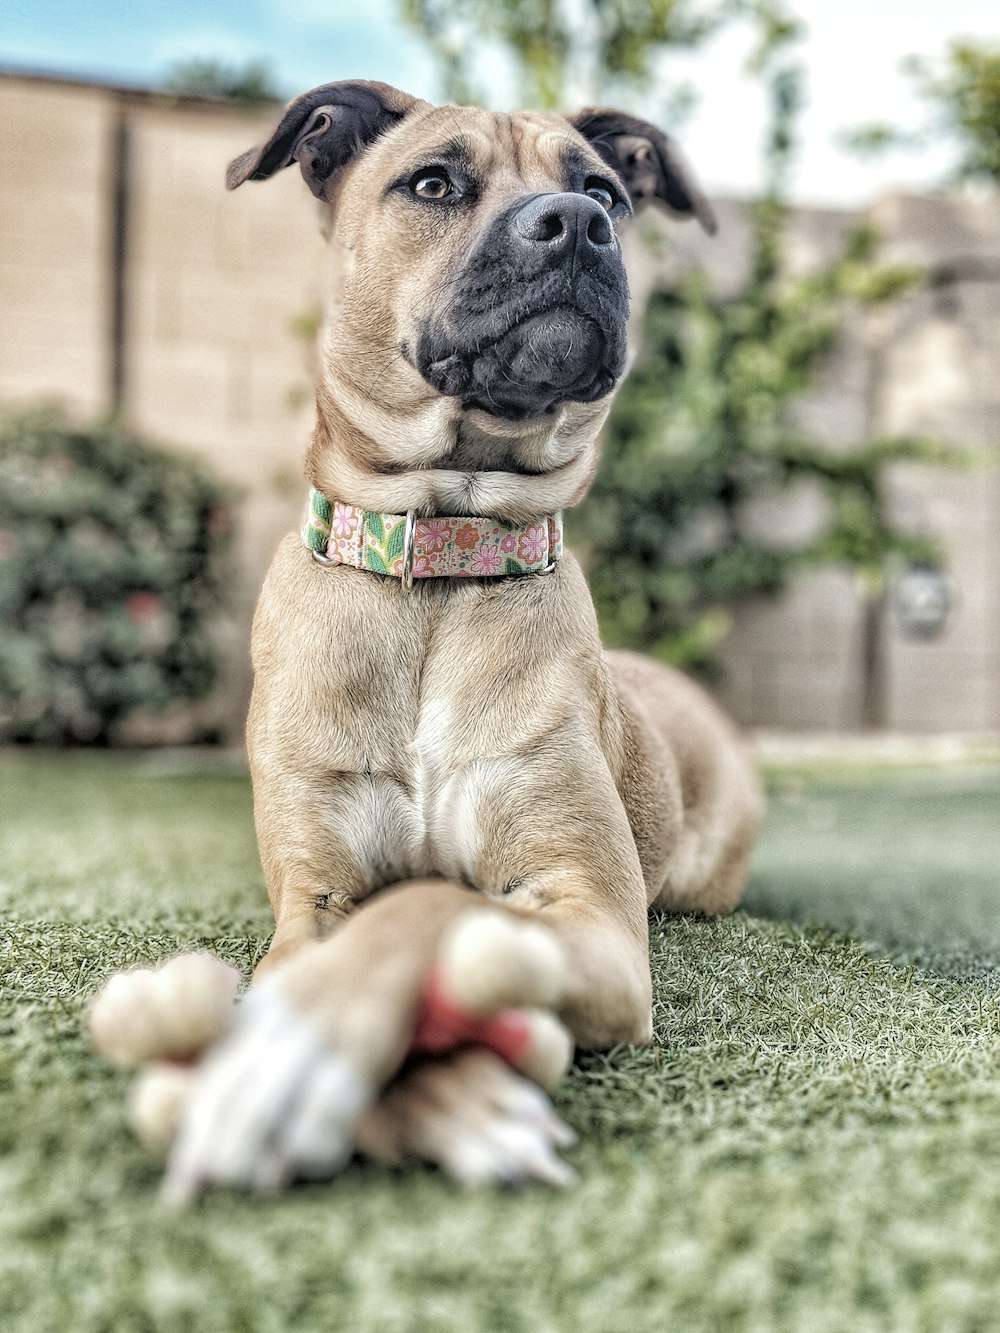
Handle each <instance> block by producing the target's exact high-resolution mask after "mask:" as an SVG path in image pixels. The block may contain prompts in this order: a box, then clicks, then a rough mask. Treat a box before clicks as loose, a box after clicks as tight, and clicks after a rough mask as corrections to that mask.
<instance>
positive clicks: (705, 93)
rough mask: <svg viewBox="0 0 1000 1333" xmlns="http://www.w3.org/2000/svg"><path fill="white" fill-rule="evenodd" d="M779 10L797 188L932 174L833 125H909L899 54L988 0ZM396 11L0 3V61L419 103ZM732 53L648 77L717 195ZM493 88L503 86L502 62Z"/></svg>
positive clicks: (422, 64)
mask: <svg viewBox="0 0 1000 1333" xmlns="http://www.w3.org/2000/svg"><path fill="white" fill-rule="evenodd" d="M574 2H575V0H566V3H567V4H569V5H571V6H572V5H573V4H574ZM793 8H794V9H795V11H796V12H797V13H798V14H799V15H800V17H801V18H802V20H803V22H804V23H805V25H806V27H807V29H808V36H807V39H806V41H805V43H804V45H803V56H804V59H805V62H806V65H807V68H808V71H809V80H810V101H809V105H808V107H807V109H806V112H805V115H804V117H803V121H802V125H801V131H802V134H801V138H802V151H801V153H800V160H799V166H798V170H797V173H796V177H795V184H794V191H795V194H796V196H797V197H798V198H799V199H800V200H802V201H803V202H810V203H820V204H831V205H851V204H856V203H861V202H864V201H865V200H868V199H871V198H874V197H877V196H878V195H879V194H882V193H885V192H886V191H887V190H889V189H892V188H908V189H919V188H921V187H922V186H924V185H926V184H927V183H929V182H932V181H934V180H936V179H938V178H939V177H940V175H941V173H942V172H943V170H944V169H945V168H946V166H947V161H948V156H947V152H946V150H945V149H943V148H941V147H938V148H932V149H929V150H927V151H926V152H924V153H922V154H919V155H917V156H910V155H906V156H903V155H895V156H893V157H891V158H889V159H887V160H886V161H884V162H881V163H880V164H878V165H874V166H873V165H868V164H863V163H859V162H857V161H855V160H853V159H852V158H850V157H849V156H847V155H846V154H844V153H843V152H842V151H841V150H840V148H839V147H838V145H837V143H836V135H837V131H838V130H839V129H842V128H843V127H844V126H846V125H849V124H853V123H856V122H858V121H864V120H869V119H883V118H885V119H889V120H892V121H894V122H895V123H898V124H903V125H907V124H913V123H915V122H916V120H917V119H918V117H919V115H920V109H919V107H918V105H917V104H916V102H915V100H914V97H913V94H912V92H911V90H910V87H909V85H908V83H907V81H906V79H905V78H904V77H903V76H902V74H901V73H900V71H899V64H900V61H901V60H902V59H903V58H904V57H905V56H907V55H910V54H914V53H916V54H921V55H931V56H933V55H935V54H938V53H939V52H941V51H942V50H943V49H944V47H945V45H946V43H947V41H948V40H949V39H950V38H952V37H956V36H973V37H979V38H986V39H988V40H992V41H994V42H997V41H1000V10H998V8H997V0H948V3H947V4H946V3H944V2H943V0H795V3H793ZM396 13H397V3H396V0H362V2H361V3H347V2H346V0H125V2H124V3H123V2H122V0H117V2H116V0H48V2H47V3H46V2H45V0H3V3H2V5H0V15H2V18H0V63H2V64H5V65H14V66H20V67H28V68H32V69H39V70H45V71H50V72H55V73H62V74H70V75H74V76H82V77H97V78H104V79H110V80H117V81H120V82H125V83H140V84H148V83H155V82H156V81H158V80H159V79H160V78H162V76H163V74H164V71H165V70H167V69H169V67H170V66H171V65H172V64H173V63H174V62H175V61H177V60H179V59H183V58H187V57H191V56H196V55H205V56H215V57H219V58H222V59H226V60H229V61H233V62H239V63H242V62H244V61H246V60H249V59H263V60H265V61H266V62H267V64H268V65H269V66H270V68H271V70H272V72H273V74H274V76H275V79H276V81H277V82H278V84H279V85H280V86H281V88H282V89H283V90H284V91H286V92H287V93H288V94H289V95H292V94H294V93H296V92H298V91H301V90H303V89H305V88H309V87H312V86H313V85H314V84H317V83H325V82H328V81H329V80H331V79H336V78H351V77H357V78H361V77H364V78H378V79H383V80H384V81H386V82H388V83H395V84H397V85H399V86H400V87H403V88H406V89H407V90H408V91H409V92H413V93H416V94H417V95H419V96H424V97H430V98H433V97H435V96H436V95H438V92H439V89H438V86H437V80H436V77H435V72H434V67H433V64H432V62H431V61H430V60H429V58H428V57H427V55H426V53H425V52H424V51H423V49H422V48H421V45H420V42H419V41H418V39H417V38H416V37H415V36H414V35H413V34H412V33H411V32H409V31H408V30H406V29H405V28H403V26H402V25H401V24H400V22H399V21H398V19H397V18H396ZM746 46H747V37H746V34H745V33H741V32H740V31H739V30H735V29H734V30H730V31H729V32H727V33H725V34H724V35H723V36H722V37H720V38H718V39H716V40H715V41H713V42H712V43H711V44H710V45H709V47H707V48H706V49H704V50H702V51H700V52H699V53H697V54H696V55H690V56H689V55H683V54H682V55H676V56H674V55H671V56H670V57H669V59H668V60H667V62H666V63H665V66H664V68H663V71H662V77H663V79H664V80H665V82H667V83H673V82H676V81H679V80H687V81H690V82H692V83H693V84H694V85H695V86H696V87H697V89H698V90H699V94H700V99H699V105H698V107H697V109H696V111H695V112H694V114H693V115H692V117H691V120H690V122H689V124H688V125H687V126H686V127H685V129H684V132H683V134H682V135H681V139H682V143H683V145H684V148H685V150H686V152H687V155H688V157H689V158H690V159H691V161H692V162H693V163H694V165H695V167H696V169H697V170H698V172H699V174H700V176H701V177H702V179H703V180H704V182H705V184H706V187H707V188H708V189H709V190H710V191H712V192H715V193H736V194H745V193H748V192H751V191H752V190H753V187H754V183H755V180H756V164H757V148H758V143H759V137H760V132H761V127H762V114H761V112H762V108H761V104H760V96H759V90H758V89H757V88H756V87H755V85H754V84H753V82H752V81H751V80H749V79H748V78H746V77H745V76H744V75H743V74H742V72H741V66H742V63H743V60H744V58H745V55H746ZM484 60H485V62H486V63H488V61H489V56H488V55H487V56H486V57H482V56H481V57H480V65H481V66H482V64H483V63H484ZM491 82H492V83H494V84H495V85H496V86H498V87H501V88H505V87H508V86H509V84H508V82H507V81H506V80H505V79H504V77H503V71H502V70H501V71H498V73H497V77H496V78H495V79H493V80H491Z"/></svg>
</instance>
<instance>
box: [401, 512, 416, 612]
mask: <svg viewBox="0 0 1000 1333" xmlns="http://www.w3.org/2000/svg"><path fill="white" fill-rule="evenodd" d="M416 533H417V513H416V510H415V509H408V510H407V511H406V527H405V528H404V530H403V569H402V578H403V591H404V592H409V591H410V590H411V589H412V587H413V539H414V537H415V536H416Z"/></svg>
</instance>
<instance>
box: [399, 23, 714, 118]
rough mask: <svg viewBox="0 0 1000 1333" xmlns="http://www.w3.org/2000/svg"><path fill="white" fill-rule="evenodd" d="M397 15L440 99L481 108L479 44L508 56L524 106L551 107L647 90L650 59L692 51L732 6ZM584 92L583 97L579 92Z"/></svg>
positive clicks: (652, 63) (649, 75) (542, 108)
mask: <svg viewBox="0 0 1000 1333" xmlns="http://www.w3.org/2000/svg"><path fill="white" fill-rule="evenodd" d="M401 4H402V11H403V16H404V18H406V20H407V21H408V22H409V23H410V24H412V26H413V27H415V28H416V29H417V31H418V32H419V33H420V34H421V36H422V37H423V38H424V39H425V40H426V41H427V42H428V44H429V45H430V47H431V49H432V50H433V51H434V53H435V55H436V56H437V57H438V60H439V62H440V65H441V71H442V75H443V78H444V84H445V91H446V94H447V96H449V97H451V98H453V99H454V100H455V101H458V102H477V101H482V100H484V99H483V97H482V95H481V90H478V89H477V88H476V87H475V86H474V82H473V80H474V73H472V72H471V71H470V60H469V53H470V51H474V50H477V49H479V48H480V47H481V46H482V43H483V41H484V39H485V41H486V43H488V44H492V45H494V46H495V47H498V48H500V49H502V50H506V51H507V52H508V53H509V54H510V55H511V56H512V57H513V60H514V63H515V66H516V69H517V73H518V76H519V79H518V82H519V92H520V95H521V96H522V98H523V99H524V103H525V105H527V106H532V107H537V108H539V109H541V110H551V109H555V108H557V107H559V106H560V105H561V103H562V100H563V98H564V96H565V92H566V89H567V88H568V87H570V86H573V85H576V86H577V87H578V88H580V90H581V93H582V96H583V98H584V100H586V99H587V98H588V96H589V95H590V91H591V90H596V87H597V86H599V87H600V88H601V89H602V90H603V91H604V92H605V93H607V91H608V89H609V88H614V87H615V86H617V85H619V84H621V85H623V86H625V87H628V88H631V89H632V90H633V91H634V90H635V89H637V88H642V89H645V88H648V87H649V85H650V82H651V79H652V70H653V65H654V63H655V57H656V55H657V53H658V52H660V51H663V50H666V49H669V48H671V47H674V48H676V47H687V46H693V45H696V44H697V43H698V42H700V41H702V40H704V38H705V37H707V36H708V35H709V33H711V32H713V31H714V30H715V29H716V28H717V27H718V26H719V24H720V23H722V22H723V21H724V20H725V17H726V15H727V14H728V13H729V12H730V11H731V9H732V8H733V4H732V0H707V2H706V0H584V3H583V4H582V5H578V6H577V7H576V9H575V11H574V12H572V13H571V12H570V11H569V8H568V6H567V4H566V3H565V2H564V0H500V2H499V3H498V2H497V0H461V3H459V0H401ZM588 85H589V88H588Z"/></svg>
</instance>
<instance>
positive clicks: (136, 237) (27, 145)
mask: <svg viewBox="0 0 1000 1333" xmlns="http://www.w3.org/2000/svg"><path fill="white" fill-rule="evenodd" d="M273 119H274V113H273V111H268V112H266V113H264V114H256V113H255V114H247V113H246V112H241V111H239V110H235V109H232V108H229V107H224V106H218V105H214V104H208V103H203V102H197V101H192V100H190V99H182V100H178V99H169V100H168V99H162V98H157V97H151V96H148V95H143V94H135V93H129V92H123V91H120V90H114V89H108V88H98V87H91V86H87V85H74V84H67V83H61V82H55V81H47V80H43V79H34V78H27V77H23V76H5V77H0V199H2V201H3V202H2V206H0V401H3V402H4V403H6V404H24V403H31V402H37V401H39V400H49V401H53V400H54V401H58V402H61V403H62V404H64V405H65V407H66V409H67V410H68V411H69V412H71V413H72V414H73V415H74V416H77V417H80V418H83V419H86V418H88V417H93V416H96V415H99V414H101V413H103V412H106V411H108V410H110V409H111V408H112V407H113V406H114V405H115V401H116V398H117V400H118V402H119V405H120V407H121V409H122V411H123V413H124V416H125V418H126V420H127V422H128V424H129V425H130V426H131V427H132V428H134V429H135V430H136V431H138V432H141V433H142V434H144V435H147V436H149V437H150V438H152V439H156V440H159V441H161V442H163V443H165V444H168V445H170V446H172V447H175V448H177V449H189V450H192V451H194V452H196V453H198V454H200V455H202V456H203V457H205V458H207V459H208V461H210V462H211V463H212V465H213V466H214V467H215V468H216V469H217V470H218V471H219V472H220V473H221V474H222V475H223V476H224V477H226V478H227V479H228V480H230V481H232V482H233V483H234V484H236V485H237V486H238V487H239V488H241V491H242V495H243V502H242V504H241V506H240V530H239V534H238V542H237V561H238V579H237V582H236V585H235V587H234V590H233V593H234V595H233V604H232V610H231V613H230V615H229V617H228V619H227V620H226V622H225V623H223V624H221V625H220V626H219V631H218V632H219V637H220V643H221V645H222V648H223V651H224V655H225V679H224V684H223V686H222V688H220V689H219V691H217V693H216V696H215V697H214V698H213V699H212V700H209V701H207V703H206V704H204V705H201V706H199V708H198V709H197V710H195V711H194V713H193V714H192V712H191V710H186V709H180V710H177V712H176V713H175V714H174V715H172V716H171V717H168V718H166V719H163V718H157V719H143V718H139V719H137V720H136V723H135V727H134V734H135V736H136V737H137V738H143V737H144V738H148V739H154V738H156V739H176V740H182V739H185V738H186V737H187V736H188V735H190V734H191V732H192V729H193V728H196V727H198V726H200V725H203V724H204V723H206V722H215V723H218V724H221V725H222V726H223V728H224V729H225V731H226V733H227V734H228V735H229V736H230V737H231V738H232V739H237V738H238V737H239V736H240V735H241V732H242V723H243V717H244V714H245V708H246V700H247V697H248V693H249V686H250V672H249V663H248V656H247V636H248V630H249V621H250V616H251V613H252V607H253V602H254V599H255V597H256V594H257V590H258V589H259V586H260V583H261V580H262V578H263V575H264V572H265V570H266V567H267V563H268V561H269V558H270V555H271V552H272V550H273V548H274V546H275V544H276V542H277V541H278V539H279V537H280V536H281V535H282V534H283V533H284V532H285V531H287V530H288V529H289V528H291V527H292V526H293V525H294V524H295V523H296V522H297V520H298V514H299V510H300V506H301V502H302V494H303V485H302V481H301V467H302V456H303V452H304V448H305V444H306V442H307V439H308V434H309V428H310V424H311V404H310V370H309V356H310V347H309V340H308V337H305V336H303V332H304V330H305V329H307V328H308V326H309V324H310V320H311V317H312V316H313V314H314V312H315V311H316V309H317V307H318V304H319V301H320V298H321V290H322V283H323V277H322V274H323V261H322V254H323V248H322V242H321V240H320V236H319V232H318V226H317V214H316V211H315V205H314V204H313V203H312V200H311V199H310V196H309V195H308V192H307V191H306V190H305V188H304V187H303V185H302V183H301V180H300V179H299V177H298V173H296V172H292V171H288V172H284V173H281V174H280V175H279V176H277V177H276V178H275V179H274V180H272V181H271V182H269V183H268V184H267V186H266V187H263V186H262V187H256V186H252V185H251V186H249V187H247V188H245V189H243V190H241V191H240V192H239V193H238V194H236V195H229V194H227V193H226V192H225V191H224V189H223V187H222V176H223V171H224V168H225V164H226V163H227V162H228V161H229V159H230V158H232V157H234V156H235V155H236V154H238V153H240V152H242V151H243V149H245V148H247V147H249V146H250V144H252V143H255V142H259V141H260V138H261V136H262V135H263V134H264V133H265V132H266V131H267V130H268V129H269V128H270V126H271V124H272V123H273ZM720 212H721V215H722V226H721V235H720V238H719V239H716V240H714V241H708V240H707V239H706V238H704V237H702V236H701V235H700V234H699V233H697V231H696V229H694V228H693V227H672V228H670V229H669V232H668V233H667V236H666V245H667V249H666V252H665V257H661V258H659V259H655V260H654V259H652V258H651V257H649V256H647V257H646V258H645V259H644V260H643V261H642V263H641V270H640V272H639V274H638V275H637V280H636V282H635V283H634V284H633V286H634V287H635V288H636V289H637V293H638V294H639V296H640V298H641V294H642V293H643V292H644V291H646V290H648V289H649V288H650V287H651V286H652V285H653V284H654V283H655V282H657V281H661V280H663V279H667V280H669V279H670V277H671V276H675V275H676V272H677V271H679V270H682V269H683V268H684V267H686V266H688V265H690V264H693V263H698V264H701V265H704V266H705V267H706V268H707V269H708V271H709V273H710V274H711V276H712V280H713V282H714V283H715V285H716V288H717V290H719V291H720V292H721V291H732V290H734V289H736V288H737V287H738V285H739V284H740V282H741V281H742V278H743V275H744V273H745V266H746V258H747V246H748V231H747V226H746V217H745V212H744V209H743V207H742V206H741V205H739V204H735V203H726V202H723V203H722V205H721V206H720ZM873 217H874V221H875V222H876V224H877V225H878V226H879V227H880V229H881V230H882V233H883V235H884V237H885V254H886V257H887V258H891V259H899V260H903V261H905V262H916V263H919V264H921V265H922V266H924V267H925V268H926V269H927V270H928V272H929V273H930V274H931V276H932V279H933V280H932V283H931V284H930V285H929V286H928V287H927V288H925V289H924V290H922V291H920V292H918V293H916V294H914V295H912V296H909V297H907V298H906V299H905V300H903V301H901V302H899V303H898V304H897V305H896V306H895V307H894V308H893V310H892V311H891V312H890V313H889V314H887V315H886V314H882V315H878V316H873V317H862V316H861V315H858V316H856V317H855V318H854V319H852V320H851V321H850V322H849V323H848V325H847V327H846V328H845V331H844V336H843V338H842V340H841V344H840V346H839V347H838V349H837V352H836V354H835V355H834V357H833V358H832V359H831V362H830V364H829V366H828V367H827V369H826V373H825V376H824V379H823V382H822V383H821V384H820V385H819V386H818V387H817V389H816V390H815V391H814V392H813V393H811V394H810V396H809V398H808V399H807V400H805V401H804V402H802V403H801V404H800V406H799V408H798V412H799V415H800V418H801V420H802V424H803V426H805V427H808V429H809V430H810V431H812V432H813V433H814V434H816V435H818V436H819V437H820V438H822V439H823V440H825V441H826V442H827V443H828V445H829V447H830V448H831V449H848V448H850V447H851V445H852V444H853V443H854V442H856V441H858V440H861V439H864V438H866V437H867V436H869V435H872V434H888V433H897V432H899V433H901V432H907V433H909V432H916V431H926V432H928V433H933V434H935V435H937V436H939V437H941V438H943V439H947V440H953V441H954V442H955V443H956V444H966V443H987V442H991V443H997V442H998V439H1000V424H998V423H1000V414H998V407H1000V403H998V398H1000V386H998V380H1000V375H998V372H1000V328H998V324H997V320H996V316H995V311H996V310H997V308H998V303H1000V204H998V203H997V202H996V201H992V202H991V201H978V202H972V201H969V200H959V199H950V198H935V199H913V198H892V199H887V200H884V201H882V202H881V203H880V204H879V205H878V206H877V207H876V208H875V209H874V211H873ZM855 221H856V218H855V217H854V216H852V215H851V214H847V213H842V212H836V211H819V210H802V211H800V212H798V213H797V214H796V215H795V217H794V221H793V230H792V235H791V238H790V240H791V244H790V254H791V258H792V262H793V264H794V265H795V267H796V268H799V269H808V268H809V267H810V266H814V265H816V264H817V263H819V262H821V261H822V260H823V259H825V258H827V257H829V256H831V255H832V254H833V253H834V252H835V249H836V247H837V245H838V244H839V242H840V239H841V238H842V237H843V235H844V233H845V231H846V230H847V229H848V228H849V227H850V226H852V225H853V224H854V223H855ZM116 238H117V244H116ZM893 491H894V496H895V499H896V501H897V502H898V503H899V504H900V505H901V506H902V508H903V509H904V510H905V512H906V513H907V515H908V516H910V517H911V518H913V519H914V520H915V521H916V522H918V523H920V524H922V525H923V526H924V527H925V528H926V529H927V530H928V531H930V532H932V533H934V534H935V535H937V536H938V537H940V538H941V539H942V540H943V541H944V543H945V545H946V548H947V550H948V555H949V561H950V568H951V571H952V573H953V575H954V578H955V581H956V585H957V588H958V601H957V605H956V609H955V612H954V614H953V616H952V618H951V621H950V623H949V625H948V628H947V630H946V632H945V634H944V635H943V637H942V638H941V639H940V640H938V641H936V642H934V643H931V644H922V643H918V644H915V643H911V642H908V641H906V640H904V639H902V638H900V636H899V634H898V632H897V631H896V630H895V629H894V628H893V627H892V625H891V623H890V622H889V620H888V619H887V618H883V623H882V625H881V630H880V633H881V645H880V646H881V658H882V677H883V678H882V681H881V689H880V691H879V695H880V705H879V708H880V720H881V722H882V723H883V724H884V725H886V726H889V727H897V728H901V729H905V730H912V731H930V732H933V731H941V730H946V731H969V732H979V731H998V730H1000V476H998V475H997V473H996V472H992V473H987V472H978V473H976V474H967V473H965V474H950V473H946V472H941V471H937V470H935V471H933V472H931V473H928V472H926V471H921V470H918V469H907V470H905V471H904V470H901V471H900V472H899V474H898V475H897V476H896V477H895V478H894V479H893ZM757 517H758V520H759V521H760V522H761V523H763V524H766V525H767V527H768V529H769V530H771V531H774V532H775V533H776V534H777V536H778V539H786V540H792V539H794V536H795V533H796V530H801V531H808V528H809V525H810V524H811V523H813V522H815V521H816V520H817V506H816V500H815V497H814V496H810V495H808V494H805V493H803V494H800V495H797V496H795V495H792V496H781V497H774V498H773V499H771V500H769V501H764V502H762V509H761V513H760V514H759V515H758V516H757ZM864 657H865V617H864V608H863V605H862V603H861V600H860V598H859V596H858V592H857V589H856V588H855V586H854V582H853V579H852V577H851V575H850V574H849V573H848V572H847V571H844V570H838V569H830V570H824V571H820V572H816V573H812V574H809V575H803V576H802V577H800V578H798V579H796V580H795V581H794V583H793V585H792V586H791V588H790V589H789V590H788V592H787V593H786V594H785V595H784V596H783V597H782V598H780V599H779V600H777V601H774V602H765V603H761V604H758V605H747V606H744V607H741V608H740V609H739V611H738V613H737V615H736V618H735V623H734V626H733V630H732V632H731V634H730V636H729V639H728V641H727V643H726V645H725V647H724V652H723V667H724V673H723V678H722V680H721V682H720V684H719V687H718V688H719V693H720V695H721V697H722V699H723V702H724V703H725V704H726V705H727V706H728V707H729V708H730V709H731V710H732V711H733V712H734V713H735V714H736V716H737V717H739V718H740V719H741V720H742V721H743V722H745V723H747V724H750V725H755V726H773V727H803V728H831V729H833V728H850V729H854V728H857V727H859V726H861V725H862V724H863V722H864V721H865V719H866V716H867V717H868V718H869V720H870V714H871V709H870V700H869V704H868V706H867V711H866V702H865V701H866V684H865V676H864Z"/></svg>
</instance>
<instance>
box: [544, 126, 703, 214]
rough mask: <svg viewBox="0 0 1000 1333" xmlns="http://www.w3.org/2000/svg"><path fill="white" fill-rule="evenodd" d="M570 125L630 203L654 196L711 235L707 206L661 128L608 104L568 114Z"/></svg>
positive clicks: (643, 201)
mask: <svg viewBox="0 0 1000 1333" xmlns="http://www.w3.org/2000/svg"><path fill="white" fill-rule="evenodd" d="M570 124H571V125H573V126H574V127H575V128H576V129H577V130H579V132H580V133H581V134H582V135H583V137H584V138H585V139H587V140H588V141H589V143H590V144H591V145H592V146H593V147H594V148H595V149H596V150H597V152H598V153H600V155H601V157H602V158H603V159H604V161H605V162H606V163H607V164H608V166H609V167H611V168H612V170H614V171H616V172H617V173H618V175H619V177H620V178H621V180H622V181H623V182H624V185H625V188H626V189H627V190H628V192H629V196H630V197H631V200H632V205H633V207H636V208H637V207H639V205H641V204H643V203H645V202H646V201H647V200H650V199H659V200H660V201H661V202H662V203H664V204H666V206H667V208H669V209H670V210H671V212H673V213H677V214H680V216H682V217H696V218H697V219H698V221H699V222H700V223H701V225H702V226H703V227H704V228H705V230H706V231H707V232H708V233H709V234H710V235H714V233H715V231H716V230H717V228H718V223H717V222H716V220H715V213H714V212H713V211H712V206H711V204H710V203H709V202H708V200H707V199H706V198H705V196H704V195H703V194H702V192H701V191H700V190H699V189H698V186H697V185H696V184H695V181H694V177H693V176H692V175H691V173H690V171H689V170H688V167H687V164H686V163H685V162H684V159H683V157H682V156H681V153H680V150H679V149H678V147H677V145H676V144H675V143H674V141H673V140H672V139H669V138H668V137H667V136H666V135H665V134H664V133H663V131H662V130H658V129H657V128H656V126H655V125H650V123H649V121H648V120H639V119H638V117H636V116H630V115H628V114H627V113H626V112H624V111H615V110H613V109H612V108H611V107H588V108H587V109H586V111H581V112H579V113H578V114H577V115H575V116H571V117H570Z"/></svg>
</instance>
